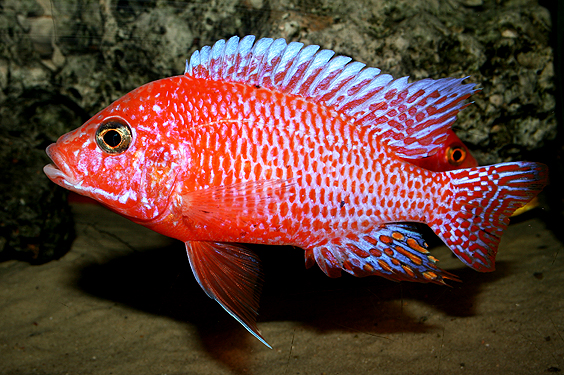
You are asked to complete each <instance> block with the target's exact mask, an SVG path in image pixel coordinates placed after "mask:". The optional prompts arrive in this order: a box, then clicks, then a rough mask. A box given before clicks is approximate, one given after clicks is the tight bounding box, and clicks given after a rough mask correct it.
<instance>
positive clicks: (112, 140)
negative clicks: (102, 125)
mask: <svg viewBox="0 0 564 375" xmlns="http://www.w3.org/2000/svg"><path fill="white" fill-rule="evenodd" d="M104 142H106V144H107V145H108V146H110V147H111V148H115V147H117V146H119V144H120V143H121V134H119V132H118V131H117V130H111V129H110V130H108V131H107V132H106V133H105V134H104Z"/></svg>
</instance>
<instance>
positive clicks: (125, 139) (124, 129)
mask: <svg viewBox="0 0 564 375" xmlns="http://www.w3.org/2000/svg"><path fill="white" fill-rule="evenodd" d="M131 138H132V137H131V128H130V127H129V125H127V124H126V123H125V122H124V121H123V120H120V119H112V120H110V121H108V122H105V123H103V124H102V125H100V127H99V128H98V130H96V143H97V144H98V147H100V148H101V149H102V151H104V152H106V153H108V154H111V155H118V154H121V153H123V152H125V150H127V148H128V147H129V144H130V143H131Z"/></svg>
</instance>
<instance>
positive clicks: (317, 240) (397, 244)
mask: <svg viewBox="0 0 564 375" xmlns="http://www.w3.org/2000/svg"><path fill="white" fill-rule="evenodd" d="M318 48H319V47H317V46H307V47H303V44H301V43H290V44H286V42H285V41H284V40H282V39H279V40H276V41H273V40H272V39H260V40H258V41H256V43H254V38H253V37H246V38H243V39H242V40H239V38H237V37H233V38H231V39H230V40H229V41H228V42H225V41H219V42H217V43H216V44H215V45H214V46H213V48H210V47H204V48H203V49H202V50H201V51H197V52H196V53H194V55H193V56H192V58H191V59H190V61H189V62H187V68H186V72H185V74H184V75H181V76H176V77H170V78H165V79H162V80H159V81H155V82H151V83H148V84H146V85H144V86H141V87H139V88H138V89H136V90H133V91H132V92H130V93H129V94H127V95H125V96H124V97H123V98H121V99H118V100H117V101H116V102H114V103H113V104H111V105H110V106H109V107H107V108H106V109H104V110H102V111H101V112H100V113H98V114H97V115H95V116H94V117H93V118H92V119H90V120H89V121H88V122H86V123H85V124H84V125H83V126H82V127H80V128H78V129H76V130H74V131H72V132H70V133H68V134H66V135H64V136H62V137H61V138H60V139H59V140H58V141H57V143H55V144H53V145H51V146H49V147H48V149H47V153H48V155H49V156H50V157H51V159H52V160H53V164H50V165H47V166H46V167H45V168H44V170H45V173H46V174H47V176H48V177H49V178H50V179H51V180H53V182H55V183H57V184H59V185H61V186H63V187H65V188H67V189H69V190H71V191H74V192H76V193H79V194H82V195H85V196H88V197H91V198H93V199H96V200H97V201H99V202H101V203H103V204H104V205H106V206H108V207H109V208H111V209H112V210H114V211H116V212H118V213H120V214H122V215H124V216H126V217H128V218H129V219H131V220H133V221H135V222H137V223H139V224H142V225H144V226H146V227H149V228H151V229H153V230H155V231H157V232H159V233H162V234H165V235H167V236H170V237H173V238H177V239H179V240H181V241H183V242H185V243H186V249H187V254H188V258H189V261H190V265H191V267H192V270H193V272H194V275H195V277H196V279H197V281H198V282H199V283H200V285H201V286H202V288H203V289H204V291H205V292H206V293H207V294H208V295H209V296H210V297H211V298H214V299H215V300H216V301H218V302H219V303H220V305H222V307H224V308H225V309H226V310H227V311H228V312H229V313H230V314H231V315H232V316H233V317H235V318H236V319H237V320H238V321H239V322H241V323H242V324H243V325H244V326H245V328H247V329H248V330H249V331H250V332H251V333H252V334H253V335H255V336H256V337H257V338H258V339H259V340H261V341H262V342H263V343H265V344H266V342H265V341H264V339H263V338H262V337H261V336H260V334H259V332H258V329H257V327H256V323H255V318H256V314H257V308H258V285H259V278H260V269H259V264H258V261H257V258H256V256H255V255H254V254H253V253H252V252H250V251H249V250H247V249H246V248H244V247H243V246H241V245H239V243H261V244H272V245H293V246H298V247H301V248H303V249H304V250H305V259H306V266H308V267H309V266H312V265H313V264H315V263H317V264H318V265H319V267H320V268H321V269H322V270H323V271H324V272H325V273H326V274H327V275H328V276H331V277H337V276H339V275H340V274H341V272H342V271H345V272H348V273H351V274H353V275H356V276H368V275H380V276H383V277H386V278H389V279H392V280H398V281H399V280H408V281H420V282H435V283H444V279H455V280H456V277H455V276H454V275H452V274H450V273H448V272H446V271H443V270H441V269H440V268H438V266H437V265H436V259H435V258H434V257H432V256H431V255H430V254H429V251H428V250H427V246H426V244H425V242H424V240H423V238H422V237H421V234H420V233H418V232H417V230H416V229H415V228H414V227H413V226H412V225H411V224H408V223H424V224H426V225H428V226H430V227H431V228H432V229H433V230H434V231H435V233H437V234H438V236H439V237H440V238H441V239H442V240H443V241H444V242H445V243H446V244H447V245H448V246H449V247H450V248H451V250H452V251H453V252H454V253H455V254H456V255H457V256H458V257H459V258H460V259H461V260H462V261H463V262H464V263H465V264H467V265H469V266H470V267H472V268H474V269H476V270H478V271H491V270H493V269H494V260H495V254H496V251H497V247H498V244H499V240H500V237H501V234H502V232H503V230H504V229H505V227H506V226H507V224H508V217H509V216H510V215H511V213H512V212H513V211H514V210H515V209H517V208H518V207H520V206H522V205H523V204H525V203H526V202H528V201H529V200H530V199H532V198H533V197H534V196H535V195H536V194H537V193H538V192H539V191H540V190H541V189H542V187H543V186H544V185H545V184H546V167H545V166H544V165H542V164H538V163H529V162H513V163H504V164H498V165H494V166H486V167H477V168H470V169H461V170H452V171H440V172H439V171H433V170H431V169H432V168H434V167H428V168H423V167H421V166H419V165H417V164H418V163H420V162H421V160H422V159H425V158H433V157H436V154H437V153H439V152H442V151H441V150H442V149H443V148H444V146H445V144H448V142H447V139H448V137H449V136H450V133H452V131H451V130H450V125H451V124H452V122H453V121H454V120H455V119H456V114H457V113H458V111H459V110H460V109H462V108H463V107H464V106H465V105H466V104H465V103H464V100H465V99H466V98H468V97H469V96H470V95H471V94H472V93H473V92H474V91H475V90H474V88H473V85H469V84H463V83H462V80H461V79H452V78H448V79H442V80H422V81H418V82H414V83H408V82H407V78H400V79H397V80H394V79H393V78H392V77H391V76H389V75H386V74H380V71H379V70H378V69H374V68H365V67H364V65H363V64H360V63H358V62H351V61H350V60H351V59H350V58H347V57H344V56H337V57H333V52H332V51H327V50H322V51H318ZM449 132H450V133H449ZM452 134H453V133H452ZM441 168H442V169H443V170H444V169H445V168H443V167H440V168H439V170H441ZM266 345H268V344H266Z"/></svg>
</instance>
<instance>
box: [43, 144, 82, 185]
mask: <svg viewBox="0 0 564 375" xmlns="http://www.w3.org/2000/svg"><path fill="white" fill-rule="evenodd" d="M45 152H46V153H47V156H49V158H50V159H51V161H53V163H51V164H47V165H46V166H44V167H43V172H44V173H45V174H46V175H47V177H48V178H49V179H50V180H51V181H53V182H54V183H56V184H57V185H59V186H62V187H64V188H67V189H69V188H70V189H71V190H76V189H77V185H79V184H80V181H79V180H78V179H77V178H76V177H75V176H74V173H73V171H72V169H71V168H70V167H69V165H68V164H67V162H66V161H65V158H64V157H62V156H61V153H60V150H57V144H56V143H53V144H50V145H49V146H48V147H47V149H46V150H45Z"/></svg>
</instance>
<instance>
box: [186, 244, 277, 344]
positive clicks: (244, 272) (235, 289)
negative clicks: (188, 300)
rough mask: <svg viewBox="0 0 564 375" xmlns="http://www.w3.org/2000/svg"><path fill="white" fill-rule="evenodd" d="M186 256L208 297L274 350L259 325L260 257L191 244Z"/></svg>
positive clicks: (223, 246)
mask: <svg viewBox="0 0 564 375" xmlns="http://www.w3.org/2000/svg"><path fill="white" fill-rule="evenodd" d="M186 252H187V253H188V259H189V260H190V266H191V267H192V271H193V272H194V276H195V277H196V280H197V281H198V283H199V284H200V286H201V287H202V289H204V291H205V292H206V294H207V295H208V296H209V297H210V298H212V299H214V300H216V301H217V302H218V303H219V304H220V305H221V307H223V308H224V309H225V311H227V312H228V313H229V314H230V315H231V316H232V317H234V318H235V319H236V320H237V321H238V322H239V323H241V324H242V325H243V327H245V329H247V331H249V332H250V333H251V334H252V335H253V336H255V337H256V338H257V339H259V341H260V342H262V343H263V344H264V345H266V346H268V347H269V348H272V347H271V346H270V345H268V344H267V343H266V341H265V340H264V338H263V337H262V336H261V335H260V333H259V331H258V328H257V325H256V317H257V315H258V312H257V310H258V305H259V295H260V290H261V285H262V282H261V279H262V278H261V271H260V263H259V260H258V258H257V257H256V255H255V254H254V253H252V252H251V251H250V250H248V249H246V248H244V247H242V246H240V245H238V244H227V243H221V242H205V241H187V242H186Z"/></svg>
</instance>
